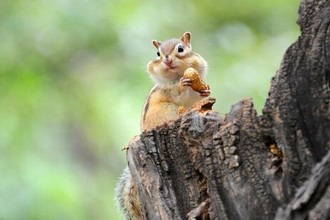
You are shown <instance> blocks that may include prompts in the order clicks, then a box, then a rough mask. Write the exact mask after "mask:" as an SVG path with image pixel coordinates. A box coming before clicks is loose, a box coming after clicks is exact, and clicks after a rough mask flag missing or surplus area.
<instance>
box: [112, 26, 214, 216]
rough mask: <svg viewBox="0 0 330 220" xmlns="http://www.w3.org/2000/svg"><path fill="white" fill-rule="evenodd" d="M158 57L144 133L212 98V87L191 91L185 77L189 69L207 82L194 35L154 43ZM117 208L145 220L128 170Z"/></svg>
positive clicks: (118, 192) (154, 62)
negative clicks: (195, 47)
mask: <svg viewBox="0 0 330 220" xmlns="http://www.w3.org/2000/svg"><path fill="white" fill-rule="evenodd" d="M152 44H153V45H154V46H155V47H156V49H157V57H156V58H155V59H153V60H151V61H149V63H148V65H147V70H148V73H149V74H150V76H151V78H152V79H153V80H154V82H155V86H154V87H153V88H152V89H151V91H150V93H149V96H148V98H147V100H146V103H145V105H144V109H143V113H142V120H141V130H142V131H146V130H151V129H154V128H156V127H157V126H160V125H162V124H164V123H166V122H169V121H171V120H176V119H178V118H179V117H180V114H179V109H180V107H183V108H189V107H191V106H192V105H193V104H194V103H196V102H197V101H199V100H202V99H203V98H205V97H207V96H209V95H210V87H209V86H208V85H207V88H206V89H203V90H201V91H198V92H196V91H195V90H193V89H192V88H191V85H192V84H191V83H192V81H191V79H189V78H185V77H184V72H185V70H187V69H188V68H191V67H192V68H194V69H195V70H196V71H197V72H198V73H199V74H200V78H201V79H205V76H206V71H207V62H206V61H205V59H204V58H203V57H202V56H200V55H199V54H197V53H195V52H193V51H192V47H191V34H190V33H189V32H186V33H184V34H183V36H182V38H181V39H180V40H179V39H170V40H167V41H165V42H160V41H157V40H153V41H152ZM116 198H117V204H118V205H119V206H120V208H121V209H122V210H123V211H124V212H125V214H126V218H127V219H143V217H142V205H141V202H140V198H139V195H138V189H137V186H136V185H135V183H134V181H133V179H132V176H131V173H130V171H129V169H128V167H127V168H126V169H125V170H124V173H123V175H122V177H121V179H120V180H119V183H118V184H117V188H116Z"/></svg>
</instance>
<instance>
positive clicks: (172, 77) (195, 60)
mask: <svg viewBox="0 0 330 220" xmlns="http://www.w3.org/2000/svg"><path fill="white" fill-rule="evenodd" d="M152 44H153V45H154V46H155V47H156V49H157V57H156V58H155V59H153V60H151V61H149V63H148V65H147V70H148V72H149V74H150V76H151V78H152V79H153V80H154V82H155V86H154V87H153V88H152V89H151V91H150V93H149V96H148V98H147V101H146V103H145V105H144V109H143V114H142V120H141V128H142V130H151V129H153V128H155V127H157V126H159V125H162V124H164V123H165V122H168V121H171V120H176V119H178V118H179V117H180V116H179V111H178V109H179V107H184V108H189V107H191V106H192V105H193V104H194V103H196V102H197V101H199V100H201V99H203V98H205V97H207V96H209V95H210V89H209V88H208V89H206V90H202V91H200V92H196V91H194V90H193V89H192V88H190V86H191V80H190V79H187V78H184V77H183V76H184V71H185V70H186V69H188V68H189V67H193V68H194V69H196V70H197V72H198V73H199V74H200V77H201V79H205V76H206V71H207V62H206V61H205V59H204V58H203V57H202V56H200V55H199V54H198V53H195V52H193V51H192V47H191V34H190V33H189V32H186V33H184V34H183V36H182V38H181V40H179V39H170V40H167V41H165V42H163V43H162V42H159V41H157V40H153V41H152Z"/></svg>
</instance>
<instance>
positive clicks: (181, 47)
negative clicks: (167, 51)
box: [178, 45, 184, 53]
mask: <svg viewBox="0 0 330 220" xmlns="http://www.w3.org/2000/svg"><path fill="white" fill-rule="evenodd" d="M183 51H184V49H183V46H182V45H179V46H178V52H179V53H182V52H183Z"/></svg>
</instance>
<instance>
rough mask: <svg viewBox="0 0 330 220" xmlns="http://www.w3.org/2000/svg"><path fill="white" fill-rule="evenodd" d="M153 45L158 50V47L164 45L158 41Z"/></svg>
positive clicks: (153, 42) (154, 41)
mask: <svg viewBox="0 0 330 220" xmlns="http://www.w3.org/2000/svg"><path fill="white" fill-rule="evenodd" d="M152 44H153V45H154V46H155V47H156V48H157V49H158V47H159V46H160V45H161V44H162V43H161V42H160V41H158V40H153V41H152Z"/></svg>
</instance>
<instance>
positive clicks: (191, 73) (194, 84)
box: [183, 67, 209, 92]
mask: <svg viewBox="0 0 330 220" xmlns="http://www.w3.org/2000/svg"><path fill="white" fill-rule="evenodd" d="M183 77H184V78H186V79H190V80H191V88H192V89H193V90H195V91H196V92H201V91H203V90H207V89H208V88H209V87H208V85H207V84H206V83H205V82H204V81H203V80H202V79H201V78H200V75H199V73H198V72H197V70H195V69H194V68H192V67H189V68H188V69H186V70H185V71H184V74H183Z"/></svg>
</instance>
